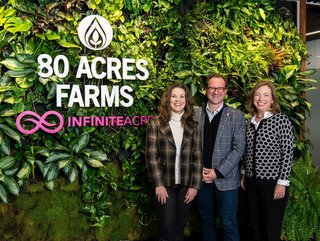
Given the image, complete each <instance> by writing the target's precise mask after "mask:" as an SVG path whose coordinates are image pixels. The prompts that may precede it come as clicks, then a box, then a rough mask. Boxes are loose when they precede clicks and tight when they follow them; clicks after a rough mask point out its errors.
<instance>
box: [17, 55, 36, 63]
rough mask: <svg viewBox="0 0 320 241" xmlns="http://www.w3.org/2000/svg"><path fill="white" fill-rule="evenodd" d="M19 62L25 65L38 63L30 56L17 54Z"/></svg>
mask: <svg viewBox="0 0 320 241" xmlns="http://www.w3.org/2000/svg"><path fill="white" fill-rule="evenodd" d="M16 58H17V60H19V61H20V62H21V63H23V64H34V63H36V61H35V59H34V57H33V56H32V55H30V54H23V53H18V54H16Z"/></svg>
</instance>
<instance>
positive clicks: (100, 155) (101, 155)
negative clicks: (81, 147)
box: [84, 149, 108, 161]
mask: <svg viewBox="0 0 320 241" xmlns="http://www.w3.org/2000/svg"><path fill="white" fill-rule="evenodd" d="M84 153H85V154H86V155H87V156H88V157H92V158H94V159H98V160H100V161H105V160H107V158H108V157H107V154H106V153H105V152H104V151H101V150H88V149H87V150H85V151H84Z"/></svg>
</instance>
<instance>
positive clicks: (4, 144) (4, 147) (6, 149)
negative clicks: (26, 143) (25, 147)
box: [0, 138, 11, 156]
mask: <svg viewBox="0 0 320 241" xmlns="http://www.w3.org/2000/svg"><path fill="white" fill-rule="evenodd" d="M0 150H1V151H2V152H3V153H4V154H5V155H8V156H9V155H10V150H11V149H10V143H9V141H8V140H7V139H6V138H1V141H0ZM1 151H0V152H1Z"/></svg>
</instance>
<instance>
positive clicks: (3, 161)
mask: <svg viewBox="0 0 320 241" xmlns="http://www.w3.org/2000/svg"><path fill="white" fill-rule="evenodd" d="M15 162H16V159H15V158H14V157H13V156H6V157H2V158H0V169H2V170H6V169H9V168H10V167H12V166H13V165H14V164H15Z"/></svg>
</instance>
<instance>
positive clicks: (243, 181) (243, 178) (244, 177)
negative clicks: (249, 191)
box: [240, 175, 246, 191]
mask: <svg viewBox="0 0 320 241" xmlns="http://www.w3.org/2000/svg"><path fill="white" fill-rule="evenodd" d="M245 179H246V176H245V175H241V177H240V186H241V188H242V189H243V190H244V191H245V190H246V185H245Z"/></svg>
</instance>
